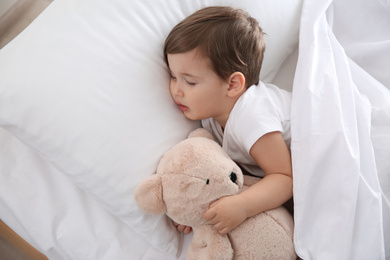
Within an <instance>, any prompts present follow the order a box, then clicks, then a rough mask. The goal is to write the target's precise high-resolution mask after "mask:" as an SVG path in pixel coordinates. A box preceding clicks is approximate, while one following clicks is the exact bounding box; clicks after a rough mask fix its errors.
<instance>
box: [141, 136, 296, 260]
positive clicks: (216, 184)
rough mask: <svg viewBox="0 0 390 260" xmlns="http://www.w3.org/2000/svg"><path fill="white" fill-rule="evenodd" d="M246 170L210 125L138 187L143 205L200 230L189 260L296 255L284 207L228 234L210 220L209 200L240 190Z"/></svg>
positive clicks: (167, 156) (169, 153) (167, 155)
mask: <svg viewBox="0 0 390 260" xmlns="http://www.w3.org/2000/svg"><path fill="white" fill-rule="evenodd" d="M243 184H244V178H243V174H242V171H241V170H240V168H239V167H238V166H237V164H235V163H234V162H233V161H232V160H231V158H230V157H229V156H228V154H227V153H226V152H225V151H224V150H223V149H222V147H221V146H220V145H218V144H217V143H216V142H215V141H214V140H213V137H212V136H211V134H210V133H209V132H207V131H206V130H204V129H197V130H195V131H193V132H192V133H191V134H190V135H189V138H188V139H186V140H183V141H181V142H180V143H178V144H177V145H175V146H174V147H173V148H171V149H170V150H169V151H167V152H166V153H165V154H164V155H163V157H162V159H161V160H160V162H159V165H158V167H157V172H156V174H154V175H152V176H150V177H148V178H147V179H145V180H144V181H143V182H141V183H140V184H139V185H138V186H137V189H136V191H135V199H136V201H137V204H138V206H139V207H140V208H141V209H142V210H143V211H145V212H147V213H149V214H166V215H168V216H169V217H170V218H171V219H172V220H174V221H175V222H177V223H180V224H182V225H186V226H191V227H192V229H193V232H194V235H193V239H192V243H191V245H190V247H189V249H188V252H187V255H186V259H201V260H203V259H216V260H221V259H256V260H260V259H267V260H270V259H278V260H279V259H281V260H284V259H296V257H297V256H296V254H295V251H294V245H293V220H292V217H291V215H290V213H288V211H287V210H286V209H285V208H283V207H279V208H276V209H273V210H268V211H266V212H263V213H260V214H258V215H256V216H254V217H251V218H248V219H247V220H245V221H244V222H243V223H242V224H241V225H240V226H238V227H237V228H235V229H234V230H232V231H231V232H229V233H228V234H227V235H221V234H219V233H218V232H217V231H216V229H215V228H214V226H212V225H209V224H207V222H206V221H205V220H204V219H203V217H202V216H203V214H204V213H205V212H206V211H207V209H208V208H209V205H210V204H211V203H212V202H213V201H215V200H217V199H219V198H221V197H223V196H229V195H234V194H237V193H239V192H240V191H241V190H242V188H243Z"/></svg>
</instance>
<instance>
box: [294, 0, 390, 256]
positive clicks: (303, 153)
mask: <svg viewBox="0 0 390 260" xmlns="http://www.w3.org/2000/svg"><path fill="white" fill-rule="evenodd" d="M389 13H390V5H389V2H388V1H387V3H385V1H365V0H356V1H354V0H343V1H331V0H324V1H305V4H304V8H303V12H302V20H301V30H300V42H299V58H298V63H297V69H296V72H295V79H294V90H293V100H292V118H291V139H292V143H291V152H292V162H293V174H294V178H293V180H294V185H293V186H294V202H295V204H294V206H295V211H294V221H295V227H296V228H295V240H294V241H295V245H296V250H297V253H298V255H299V256H300V257H301V258H303V259H316V260H323V259H324V260H325V259H326V260H327V259H340V260H341V259H342V260H349V259H354V260H365V259H382V260H384V259H390V239H389V234H390V222H389V219H390V204H389V199H390V196H389V194H390V193H389V192H390V189H389V178H390V164H389V158H390V145H389V144H390V91H389V88H390V81H389V80H388V75H389V73H388V72H387V71H388V68H389V67H390V27H389V26H388V25H389V24H390V16H389ZM368 38H369V39H368ZM342 43H345V47H346V48H347V49H344V48H343V45H342ZM354 46H355V47H354ZM377 47H378V48H377ZM355 48H356V49H355ZM377 51H379V52H380V53H381V54H380V55H381V57H386V58H384V59H382V58H380V57H379V56H378V54H377V53H376V52H377ZM349 53H350V55H351V56H349ZM377 58H378V59H377ZM363 60H365V62H362V61H363ZM385 60H386V63H387V65H384V62H385ZM377 61H378V63H377ZM360 62H362V64H363V66H362V67H360V66H358V65H357V64H358V63H360ZM371 64H376V65H379V66H381V64H382V68H379V67H376V65H371ZM372 70H374V71H375V72H376V73H373V74H369V73H368V72H369V71H372ZM381 72H383V73H385V74H386V75H387V76H384V75H382V74H381ZM386 78H387V79H386ZM381 82H383V83H381ZM386 87H387V88H386ZM385 158H386V159H385Z"/></svg>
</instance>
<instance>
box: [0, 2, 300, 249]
mask: <svg viewBox="0 0 390 260" xmlns="http://www.w3.org/2000/svg"><path fill="white" fill-rule="evenodd" d="M217 4H224V5H233V6H238V7H242V8H244V9H246V10H248V11H249V12H250V13H251V14H252V15H253V16H254V17H255V18H257V19H258V20H259V22H260V24H261V25H262V26H263V27H264V30H265V32H266V33H267V36H266V41H267V44H268V46H267V51H266V54H265V61H264V64H263V72H262V75H261V77H262V79H263V80H265V81H272V79H273V78H274V77H275V75H276V73H277V71H278V69H279V68H280V66H281V65H282V63H283V61H284V60H285V59H286V58H287V56H288V55H289V54H290V53H291V52H292V50H293V49H294V48H295V47H296V45H297V42H298V37H297V36H298V28H299V16H300V10H301V4H302V1H300V0H299V1H298V0H296V1H288V2H284V3H282V2H274V1H256V2H253V1H241V2H239V3H237V2H236V1H233V0H231V1H217V0H198V1H181V0H169V1H154V0H147V1H127V0H112V1H104V0H87V1H79V0H56V1H54V2H53V3H52V4H51V5H50V6H49V7H48V8H47V9H46V10H45V11H44V12H43V13H42V14H41V15H40V16H39V17H38V18H37V19H36V20H35V21H34V22H33V23H32V24H31V25H30V26H29V27H28V28H27V29H26V30H25V31H24V32H23V33H22V34H20V35H19V36H18V37H17V38H16V39H14V40H13V41H12V42H11V43H9V44H8V45H7V46H5V47H4V48H3V49H1V51H0V74H1V77H0V93H1V94H0V125H1V126H2V127H4V128H5V129H7V130H8V131H10V132H11V133H12V134H13V135H15V136H16V137H17V138H19V139H20V140H21V141H23V142H24V143H26V144H27V145H29V146H30V147H31V148H33V149H34V150H36V151H37V152H38V153H39V154H40V155H41V156H42V158H44V159H45V160H46V161H47V162H49V163H50V164H52V165H53V166H54V167H55V168H56V169H57V170H59V171H60V172H62V173H63V174H66V175H67V176H68V177H69V178H70V179H71V180H72V181H73V182H74V183H76V184H77V185H78V187H80V188H82V189H83V190H84V191H86V192H88V193H90V194H91V195H92V196H94V197H95V198H97V199H98V200H99V201H100V202H101V203H102V205H104V207H105V208H106V209H108V210H109V211H110V212H111V213H112V214H114V215H115V216H118V217H120V218H121V219H122V220H123V221H124V222H125V223H127V224H128V225H129V226H131V227H132V228H133V229H134V230H135V231H137V232H138V233H139V234H140V235H142V236H143V237H144V238H146V239H147V241H149V242H150V243H151V244H152V245H154V246H156V247H157V248H160V249H161V250H164V251H168V252H170V253H171V254H173V255H175V254H176V253H177V252H178V250H179V247H180V240H181V238H180V236H178V235H177V234H176V233H175V232H174V229H172V227H171V226H170V225H169V224H167V223H166V220H165V218H164V217H151V216H148V215H145V214H144V213H142V212H141V211H139V209H138V208H137V206H136V205H135V203H134V202H133V203H129V201H128V200H129V198H132V197H133V196H132V194H133V191H134V188H135V186H136V184H137V183H138V182H140V181H141V180H142V179H143V178H144V177H146V176H149V175H151V174H152V173H153V172H154V170H155V167H156V166H157V162H158V160H159V158H160V157H161V155H162V154H163V152H164V151H165V150H167V149H168V148H170V147H172V146H173V145H174V144H176V143H177V142H179V141H180V140H182V139H183V138H185V136H186V135H187V134H188V133H189V132H190V131H191V130H192V129H194V128H196V127H199V125H200V124H199V122H189V121H187V120H186V119H185V118H184V116H183V115H182V114H181V112H180V111H179V110H178V109H177V107H176V105H175V104H174V103H173V102H172V101H171V98H170V95H169V91H168V82H169V75H168V72H167V69H166V66H165V64H164V61H163V55H162V46H163V42H164V40H165V37H166V36H167V35H168V33H169V31H170V30H171V29H172V27H173V26H174V25H176V24H177V23H178V22H179V21H180V20H182V19H183V18H185V17H186V16H188V15H189V14H191V13H193V12H195V11H196V10H198V9H200V8H201V7H204V6H206V5H217ZM162 237H164V239H161V238H162Z"/></svg>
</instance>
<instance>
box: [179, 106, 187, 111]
mask: <svg viewBox="0 0 390 260" xmlns="http://www.w3.org/2000/svg"><path fill="white" fill-rule="evenodd" d="M178 105H179V109H180V110H181V111H183V112H186V111H187V110H188V107H187V106H184V105H182V104H178Z"/></svg>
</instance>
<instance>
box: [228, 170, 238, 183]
mask: <svg viewBox="0 0 390 260" xmlns="http://www.w3.org/2000/svg"><path fill="white" fill-rule="evenodd" d="M230 180H231V181H232V182H234V183H235V184H237V175H236V174H235V173H234V172H231V173H230Z"/></svg>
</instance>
